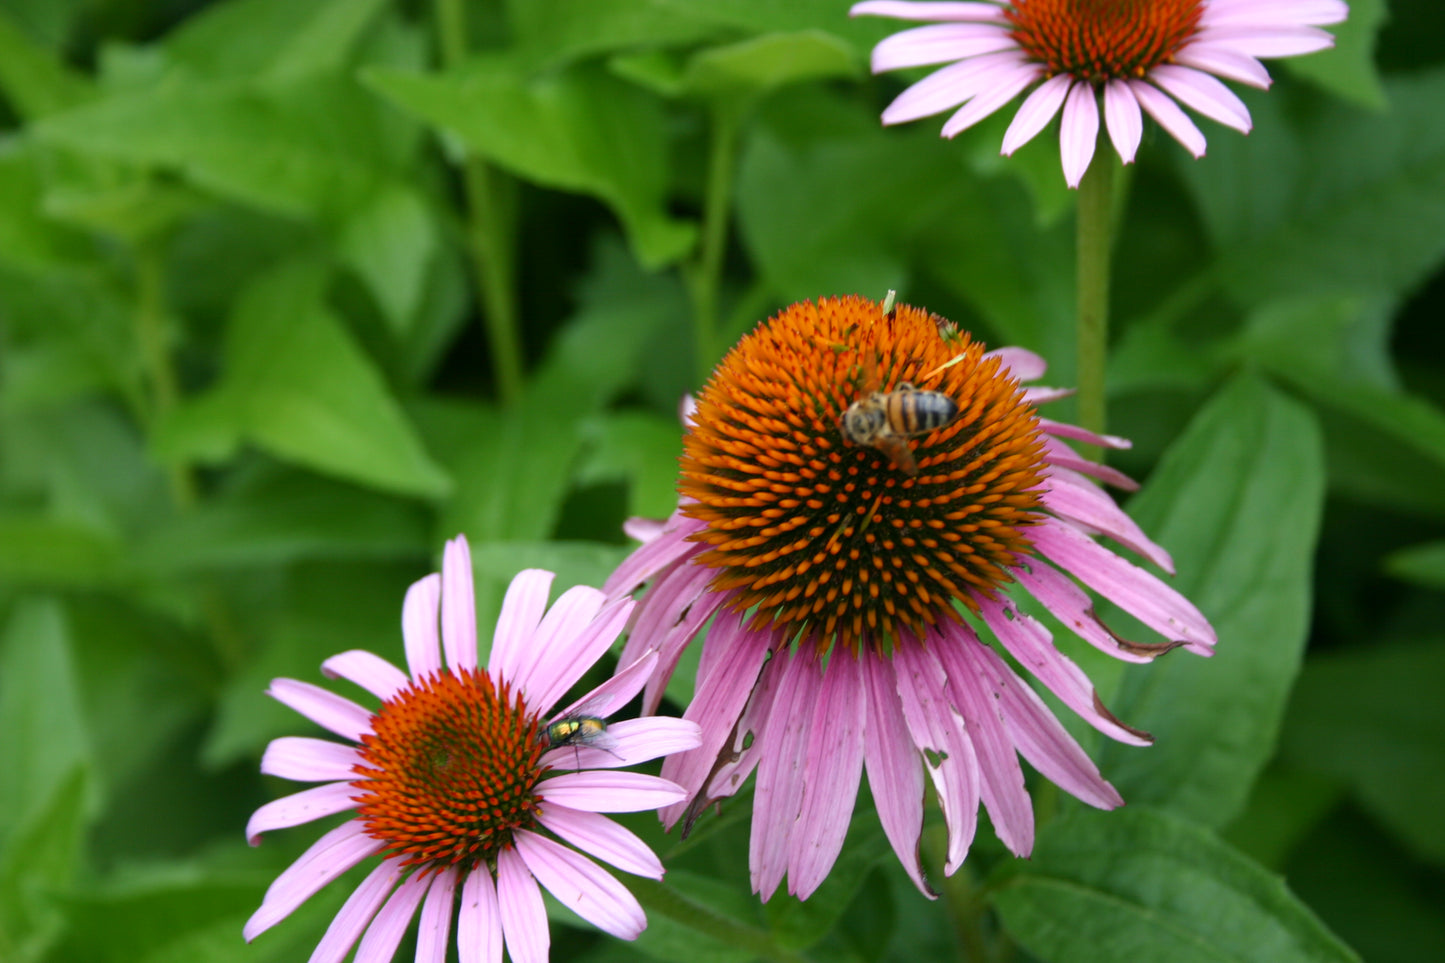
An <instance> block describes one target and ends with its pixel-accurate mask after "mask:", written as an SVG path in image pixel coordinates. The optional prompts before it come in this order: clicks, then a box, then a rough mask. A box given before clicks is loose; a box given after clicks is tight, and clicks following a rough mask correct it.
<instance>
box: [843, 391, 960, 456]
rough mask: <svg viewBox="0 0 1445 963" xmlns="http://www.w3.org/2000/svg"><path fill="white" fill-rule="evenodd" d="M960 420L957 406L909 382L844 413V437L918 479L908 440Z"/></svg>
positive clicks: (878, 393) (873, 395)
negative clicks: (865, 446)
mask: <svg viewBox="0 0 1445 963" xmlns="http://www.w3.org/2000/svg"><path fill="white" fill-rule="evenodd" d="M957 417H958V402H956V401H954V400H953V399H952V398H950V397H949V396H948V395H946V394H944V393H943V392H941V391H924V390H922V389H920V388H915V387H914V386H913V385H912V384H909V383H908V382H907V381H903V382H899V384H898V387H897V388H895V389H894V390H892V391H874V392H872V393H871V394H869V395H867V396H866V397H863V398H859V399H858V400H857V401H855V402H853V403H852V404H851V405H849V406H848V410H847V411H845V412H844V413H843V422H842V430H843V437H844V438H846V439H848V441H850V442H852V443H853V444H855V445H867V446H868V447H870V448H876V449H878V450H879V451H881V452H883V454H885V455H887V456H888V458H889V460H890V461H892V462H893V464H894V465H896V466H898V467H899V468H900V469H902V470H903V472H904V473H905V474H908V475H917V474H918V463H917V462H916V461H915V460H914V458H913V452H912V451H911V450H910V449H909V447H908V439H909V438H913V437H916V436H918V435H922V434H926V433H928V432H930V431H933V430H934V429H936V428H942V427H944V426H945V425H947V424H948V423H949V422H951V421H953V419H955V418H957Z"/></svg>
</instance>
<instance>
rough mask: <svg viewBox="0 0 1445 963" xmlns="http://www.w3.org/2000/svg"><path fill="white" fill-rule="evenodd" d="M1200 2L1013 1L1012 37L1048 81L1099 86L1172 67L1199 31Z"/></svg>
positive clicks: (1010, 9) (1007, 11) (1008, 13)
mask: <svg viewBox="0 0 1445 963" xmlns="http://www.w3.org/2000/svg"><path fill="white" fill-rule="evenodd" d="M1202 11H1203V4H1202V3H1201V2H1200V0H1014V2H1013V3H1012V4H1010V5H1009V6H1008V8H1007V9H1005V11H1004V16H1005V17H1006V18H1007V19H1008V21H1009V23H1011V24H1012V25H1013V37H1014V40H1015V41H1016V42H1017V43H1018V45H1019V46H1020V47H1021V48H1023V50H1024V52H1025V53H1027V54H1028V55H1029V56H1030V57H1031V58H1033V59H1034V60H1036V61H1038V62H1039V63H1041V64H1044V65H1045V66H1046V67H1047V68H1048V71H1049V74H1050V75H1054V74H1070V75H1072V76H1074V77H1078V78H1080V79H1082V80H1087V81H1089V82H1091V83H1095V84H1099V83H1103V82H1104V81H1106V80H1114V79H1127V78H1137V77H1143V76H1144V75H1145V74H1146V73H1148V72H1149V70H1150V69H1151V68H1153V67H1155V66H1158V65H1159V64H1162V63H1169V62H1170V61H1171V60H1173V58H1174V55H1175V54H1176V53H1178V52H1179V48H1180V47H1182V46H1183V45H1184V44H1185V42H1186V41H1188V40H1189V38H1190V37H1192V36H1193V35H1194V33H1195V31H1196V30H1197V29H1198V26H1199V17H1200V14H1201V13H1202Z"/></svg>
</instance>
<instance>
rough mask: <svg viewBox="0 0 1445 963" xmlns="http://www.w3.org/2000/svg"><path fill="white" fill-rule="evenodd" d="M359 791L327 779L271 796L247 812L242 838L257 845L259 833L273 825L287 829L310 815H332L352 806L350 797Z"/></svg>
mask: <svg viewBox="0 0 1445 963" xmlns="http://www.w3.org/2000/svg"><path fill="white" fill-rule="evenodd" d="M360 794H361V793H360V791H359V790H357V788H356V787H355V786H353V785H351V784H350V783H347V782H331V783H327V784H326V785H324V786H313V787H312V788H310V789H303V790H302V791H301V792H298V793H292V794H291V795H289V796H282V797H281V798H280V799H273V800H272V801H271V802H268V803H267V804H266V805H264V806H262V807H261V808H260V809H258V810H256V811H255V812H254V813H252V814H251V818H250V820H248V821H247V823H246V842H248V843H250V844H251V845H252V846H259V845H261V834H262V833H268V832H270V831H271V830H273V829H289V828H290V827H292V826H300V825H301V824H302V823H309V822H311V821H312V820H313V819H321V818H323V817H325V816H334V815H336V814H337V813H341V812H345V811H346V810H348V809H355V808H356V802H355V800H354V797H356V796H359V795H360Z"/></svg>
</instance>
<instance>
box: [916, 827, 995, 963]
mask: <svg viewBox="0 0 1445 963" xmlns="http://www.w3.org/2000/svg"><path fill="white" fill-rule="evenodd" d="M922 843H923V851H924V854H925V857H926V859H927V865H929V866H930V867H931V868H938V869H941V868H942V867H943V865H944V862H945V860H946V858H947V857H946V855H945V854H946V853H947V851H948V831H947V830H946V829H945V828H944V827H943V826H928V827H926V828H925V829H924V831H923V837H922ZM933 875H934V881H935V883H936V884H937V885H938V892H939V895H940V896H942V897H943V905H944V907H945V908H946V910H947V912H948V919H949V922H951V923H952V924H953V935H954V937H955V938H956V939H957V940H958V949H959V959H960V960H963V961H965V963H990V961H992V960H993V959H994V955H993V953H992V951H991V950H990V948H989V945H988V940H987V939H986V938H985V936H984V932H983V923H984V917H985V916H986V915H987V913H988V908H987V906H985V904H984V902H983V900H982V899H981V898H980V894H979V892H978V889H977V887H975V886H974V883H973V876H972V874H971V873H970V871H969V867H968V865H964V866H960V867H959V868H958V872H956V873H954V874H953V875H952V876H945V875H944V874H943V873H942V872H938V873H935V874H933ZM940 880H941V882H939V881H940Z"/></svg>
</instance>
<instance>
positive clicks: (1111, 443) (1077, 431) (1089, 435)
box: [1039, 418, 1134, 451]
mask: <svg viewBox="0 0 1445 963" xmlns="http://www.w3.org/2000/svg"><path fill="white" fill-rule="evenodd" d="M1039 428H1040V430H1042V431H1043V432H1044V433H1045V434H1047V435H1053V436H1054V437H1055V438H1071V439H1073V440H1074V441H1082V442H1083V443H1084V444H1086V445H1098V446H1099V447H1100V448H1113V449H1116V450H1118V451H1127V450H1128V449H1130V448H1133V447H1134V443H1133V442H1132V441H1130V440H1129V439H1127V438H1120V437H1119V436H1118V435H1096V434H1094V433H1093V432H1092V431H1089V430H1088V429H1086V428H1080V427H1079V426H1078V425H1071V424H1069V423H1068V422H1066V421H1052V420H1050V419H1048V418H1040V419H1039Z"/></svg>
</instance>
